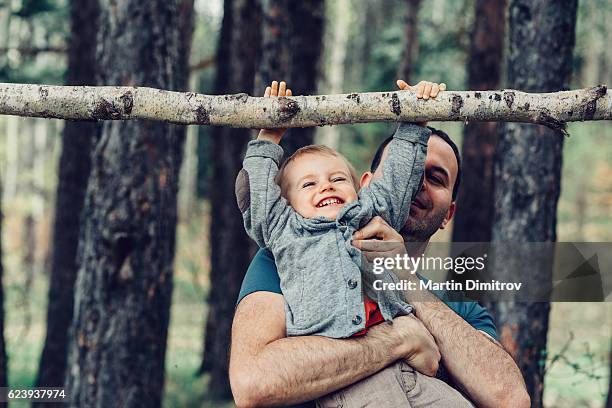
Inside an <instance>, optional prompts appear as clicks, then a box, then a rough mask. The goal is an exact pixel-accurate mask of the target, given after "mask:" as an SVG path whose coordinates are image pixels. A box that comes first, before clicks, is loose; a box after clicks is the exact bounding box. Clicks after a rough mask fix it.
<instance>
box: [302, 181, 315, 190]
mask: <svg viewBox="0 0 612 408" xmlns="http://www.w3.org/2000/svg"><path fill="white" fill-rule="evenodd" d="M314 184H315V183H314V181H307V182H305V183H304V184H302V188H306V187H310V186H314Z"/></svg>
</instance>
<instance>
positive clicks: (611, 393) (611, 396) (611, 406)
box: [606, 351, 612, 408]
mask: <svg viewBox="0 0 612 408" xmlns="http://www.w3.org/2000/svg"><path fill="white" fill-rule="evenodd" d="M606 408H612V351H610V381H609V384H608V401H607V402H606Z"/></svg>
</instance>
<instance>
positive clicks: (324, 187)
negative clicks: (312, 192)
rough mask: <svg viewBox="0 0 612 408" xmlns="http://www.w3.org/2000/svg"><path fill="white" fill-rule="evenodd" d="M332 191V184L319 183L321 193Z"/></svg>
mask: <svg viewBox="0 0 612 408" xmlns="http://www.w3.org/2000/svg"><path fill="white" fill-rule="evenodd" d="M333 189H334V185H333V184H332V183H330V182H329V181H328V182H327V183H321V190H320V191H321V192H324V191H327V190H333Z"/></svg>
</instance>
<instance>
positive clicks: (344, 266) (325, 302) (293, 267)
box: [236, 123, 431, 338]
mask: <svg viewBox="0 0 612 408" xmlns="http://www.w3.org/2000/svg"><path fill="white" fill-rule="evenodd" d="M430 134H431V132H430V130H429V129H427V128H424V127H421V126H417V125H414V124H409V123H402V124H400V126H399V127H398V129H397V130H396V132H395V134H394V137H393V140H392V141H391V143H390V144H389V154H388V156H387V158H386V160H385V161H384V163H383V164H382V166H383V169H382V170H383V176H382V177H380V178H378V179H375V180H373V181H372V182H371V183H370V185H369V186H368V187H364V188H362V189H361V190H360V191H359V199H358V200H357V201H354V202H351V203H347V204H346V205H345V206H344V207H343V208H342V209H341V210H340V212H339V213H338V216H337V218H336V219H335V220H329V219H327V218H324V217H317V218H313V219H309V218H304V217H302V216H301V215H300V214H298V213H297V212H296V211H294V210H293V208H291V206H290V205H289V204H288V203H287V201H286V200H285V199H284V198H283V197H281V190H280V187H279V186H278V185H277V184H276V183H275V182H274V177H275V176H276V174H277V173H278V168H279V163H280V161H281V159H282V156H283V149H282V148H281V147H280V146H279V145H276V144H274V143H271V142H267V141H260V140H253V141H251V142H249V145H248V148H247V152H246V156H245V158H244V162H243V169H242V170H241V171H240V173H239V174H238V177H237V180H236V198H237V200H238V206H239V207H240V211H241V212H242V216H243V218H244V226H245V229H246V231H247V233H248V234H249V236H250V237H251V238H253V239H254V240H255V241H256V242H257V244H258V245H259V246H260V247H267V248H269V249H270V250H271V251H272V253H273V254H274V260H275V262H276V265H277V268H278V271H279V275H280V285H281V290H282V292H283V296H284V298H285V316H286V321H287V335H289V336H302V335H312V334H316V335H322V336H327V337H333V338H343V337H349V336H351V335H353V334H355V333H357V332H359V331H360V330H362V329H364V327H365V309H364V301H363V294H362V293H366V294H367V295H368V296H369V297H370V299H372V300H374V301H376V302H377V303H378V306H379V307H380V311H381V313H382V315H383V317H384V318H385V319H386V320H391V319H393V318H394V317H396V316H398V315H405V314H408V313H410V312H411V311H412V307H411V306H410V305H409V304H407V303H406V302H405V301H404V300H403V298H402V296H401V295H400V294H399V293H398V292H395V291H375V290H373V288H372V287H371V283H370V282H372V281H373V280H374V279H381V280H382V281H383V282H396V281H397V278H396V277H395V276H394V275H393V274H392V273H390V272H384V273H383V274H382V275H376V276H371V273H369V272H367V271H366V270H365V268H362V270H363V274H364V276H363V280H362V271H361V270H360V266H361V265H362V259H361V252H360V251H359V250H358V249H356V248H355V247H353V245H352V244H351V239H352V235H353V233H354V232H355V231H356V230H358V229H360V228H361V227H363V226H364V225H365V224H367V223H368V221H370V219H372V217H374V216H376V215H379V216H381V217H382V218H383V219H384V220H385V221H386V222H387V223H389V225H391V226H392V227H393V228H394V229H395V230H400V229H401V228H402V227H403V226H404V224H405V223H406V220H407V219H408V214H409V212H410V203H411V202H412V200H413V199H414V196H415V195H416V194H417V192H418V190H419V188H420V185H421V182H422V178H423V172H424V167H425V165H424V164H425V156H426V154H427V141H428V139H429V136H430ZM365 275H368V276H365Z"/></svg>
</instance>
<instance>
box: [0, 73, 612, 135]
mask: <svg viewBox="0 0 612 408" xmlns="http://www.w3.org/2000/svg"><path fill="white" fill-rule="evenodd" d="M0 114H3V115H17V116H30V117H41V118H58V119H67V120H129V119H147V120H156V121H164V122H170V123H178V124H183V125H193V124H198V125H215V126H231V127H242V128H274V127H284V128H293V127H308V126H321V125H339V124H347V123H364V122H382V121H414V122H421V121H483V122H489V121H503V122H526V123H537V124H541V125H546V126H549V127H552V128H555V129H561V130H562V131H563V129H564V125H565V122H575V121H587V120H589V121H590V120H611V119H612V97H611V96H610V93H608V92H607V87H606V86H605V85H599V86H596V87H594V88H588V89H580V90H575V91H562V92H555V93H547V94H536V93H531V94H530V93H525V92H520V91H514V90H502V91H476V92H474V91H464V92H451V91H446V92H442V93H441V94H440V95H439V96H438V97H437V98H436V99H429V100H423V99H417V98H416V96H415V94H414V93H412V92H409V91H392V92H371V93H361V94H357V93H353V94H348V95H318V96H293V97H281V98H260V97H251V96H248V95H247V94H235V95H202V94H196V93H192V92H186V93H182V92H171V91H165V90H161V89H153V88H144V87H143V88H140V87H110V86H101V87H91V86H50V85H24V84H2V83H0Z"/></svg>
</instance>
